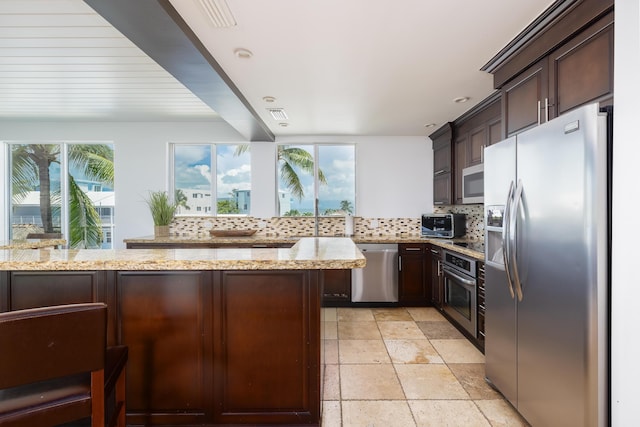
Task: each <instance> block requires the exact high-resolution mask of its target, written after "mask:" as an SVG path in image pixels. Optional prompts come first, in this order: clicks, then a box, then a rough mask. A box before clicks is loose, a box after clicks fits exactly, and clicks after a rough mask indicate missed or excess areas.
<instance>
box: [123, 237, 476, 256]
mask: <svg viewBox="0 0 640 427" xmlns="http://www.w3.org/2000/svg"><path fill="white" fill-rule="evenodd" d="M302 238H303V237H300V236H264V235H257V234H254V235H253V236H248V237H211V236H208V235H200V236H193V235H192V236H178V235H172V236H169V237H155V236H145V237H137V238H132V239H125V240H124V242H125V243H158V244H162V243H169V244H180V243H219V244H225V245H227V244H228V245H233V244H255V245H259V244H278V243H295V242H297V241H299V240H300V239H302ZM325 238H327V239H335V238H336V237H325ZM350 239H351V240H352V241H353V242H354V243H356V244H357V243H430V244H434V245H437V246H440V247H443V248H446V249H449V250H453V251H456V252H459V253H461V254H464V255H467V256H470V257H472V258H474V259H477V260H480V261H483V260H484V244H483V242H481V241H477V240H469V239H466V238H458V239H436V238H430V237H421V236H419V235H409V234H407V235H405V234H404V233H400V234H398V235H395V234H384V235H370V236H352V237H350ZM458 244H465V245H467V246H466V247H465V246H459V245H458Z"/></svg>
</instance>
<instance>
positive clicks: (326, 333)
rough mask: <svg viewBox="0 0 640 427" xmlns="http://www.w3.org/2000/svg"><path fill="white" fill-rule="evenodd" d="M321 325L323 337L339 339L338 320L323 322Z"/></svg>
mask: <svg viewBox="0 0 640 427" xmlns="http://www.w3.org/2000/svg"><path fill="white" fill-rule="evenodd" d="M320 327H321V328H322V337H323V338H324V339H325V340H337V339H338V322H336V321H327V322H322V325H321V326H320Z"/></svg>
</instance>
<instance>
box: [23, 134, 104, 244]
mask: <svg viewBox="0 0 640 427" xmlns="http://www.w3.org/2000/svg"><path fill="white" fill-rule="evenodd" d="M60 147H61V146H60V145H58V144H21V145H14V146H12V151H11V154H12V174H11V183H12V189H13V190H12V196H13V199H14V201H19V200H20V199H21V198H23V197H24V196H25V195H26V194H27V193H28V192H29V191H32V190H33V189H34V188H35V187H37V186H39V189H40V216H41V219H42V227H43V231H44V232H45V233H52V232H55V231H56V230H55V229H54V224H53V211H54V210H55V208H53V207H52V205H53V206H55V205H56V204H57V205H58V206H59V204H60V200H61V195H60V193H59V191H54V192H53V194H52V191H51V176H50V174H49V168H50V166H51V164H52V163H60V159H59V157H60ZM69 164H70V166H73V167H75V168H77V169H79V170H80V173H81V174H83V176H86V177H87V178H88V179H90V180H93V181H98V182H102V183H104V184H107V185H113V180H114V170H113V149H112V148H111V147H110V146H108V145H104V144H87V145H80V144H70V145H69ZM68 182H69V246H70V247H73V248H77V247H85V248H86V247H99V246H100V244H101V242H102V224H101V221H100V215H99V213H98V212H97V210H96V208H95V206H94V205H93V203H92V202H91V200H90V199H89V197H88V196H87V195H86V193H85V192H84V191H82V189H81V188H80V187H79V186H78V184H77V183H76V181H75V179H74V178H73V176H71V175H69V180H68Z"/></svg>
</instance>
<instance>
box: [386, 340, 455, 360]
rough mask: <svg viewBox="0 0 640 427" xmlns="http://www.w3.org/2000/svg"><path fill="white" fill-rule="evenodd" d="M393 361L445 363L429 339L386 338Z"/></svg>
mask: <svg viewBox="0 0 640 427" xmlns="http://www.w3.org/2000/svg"><path fill="white" fill-rule="evenodd" d="M384 343H385V345H386V346H387V351H388V352H389V356H391V362H392V363H444V362H443V360H442V358H441V357H440V355H439V354H438V352H437V351H436V349H435V348H433V346H432V345H431V343H430V342H429V340H426V339H422V340H385V341H384Z"/></svg>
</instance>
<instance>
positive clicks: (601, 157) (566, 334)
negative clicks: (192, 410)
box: [484, 104, 610, 427]
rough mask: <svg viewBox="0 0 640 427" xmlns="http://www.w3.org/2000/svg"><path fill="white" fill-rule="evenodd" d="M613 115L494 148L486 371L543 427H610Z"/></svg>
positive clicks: (592, 116) (588, 113) (538, 131)
mask: <svg viewBox="0 0 640 427" xmlns="http://www.w3.org/2000/svg"><path fill="white" fill-rule="evenodd" d="M607 124H608V120H607V114H605V113H601V112H600V111H599V108H598V105H597V104H591V105H587V106H585V107H582V108H579V109H577V110H574V111H571V112H568V113H566V114H564V115H562V116H560V117H558V118H556V119H553V120H551V121H549V122H547V123H545V124H542V125H540V126H537V127H535V128H532V129H530V130H527V131H525V132H522V133H520V134H518V135H516V136H513V137H510V138H508V139H506V140H504V141H501V142H499V143H497V144H495V145H492V146H489V147H487V148H486V150H485V164H484V174H485V188H484V190H485V193H484V200H485V220H486V222H485V274H486V277H485V280H486V282H485V292H486V294H485V295H486V301H485V303H486V306H485V307H486V323H485V334H486V342H485V356H486V378H487V380H488V381H489V382H490V383H492V384H493V385H494V386H495V387H496V388H497V389H498V390H500V391H501V392H502V394H503V395H504V396H505V397H506V398H507V399H508V400H509V401H510V402H511V403H512V404H513V406H514V407H515V408H516V409H517V410H518V411H519V412H520V413H521V414H522V415H523V417H524V418H525V419H526V420H527V421H529V423H531V424H532V425H533V426H545V427H549V426H605V425H608V420H609V414H608V398H609V386H608V354H609V345H608V312H609V310H608V287H609V264H610V262H609V255H608V252H609V235H610V232H609V225H608V224H609V220H608V217H609V205H610V202H609V195H608V194H609V193H608V191H609V190H608V188H609V185H608V183H609V178H608V177H609V172H608V169H609V167H608V152H609V141H610V138H609V137H608V125H607Z"/></svg>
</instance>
